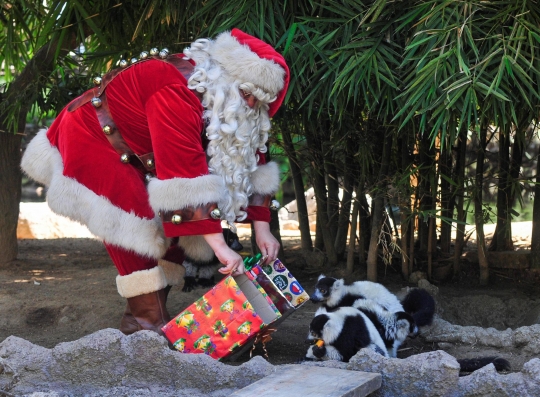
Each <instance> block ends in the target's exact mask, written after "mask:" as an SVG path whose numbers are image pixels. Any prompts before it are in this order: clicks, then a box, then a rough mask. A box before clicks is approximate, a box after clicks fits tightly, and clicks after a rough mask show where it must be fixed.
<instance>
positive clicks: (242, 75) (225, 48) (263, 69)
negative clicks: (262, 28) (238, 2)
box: [210, 28, 289, 117]
mask: <svg viewBox="0 0 540 397" xmlns="http://www.w3.org/2000/svg"><path fill="white" fill-rule="evenodd" d="M210 55H211V56H212V58H213V59H215V60H216V61H217V62H219V63H220V65H221V66H222V67H223V69H225V71H226V72H227V73H228V74H229V75H231V76H232V77H234V78H235V79H237V80H239V81H241V82H246V83H253V84H255V85H256V86H257V87H259V88H261V89H262V90H264V91H265V92H267V93H269V94H271V95H272V96H275V97H276V100H275V101H274V102H272V103H270V104H269V110H268V114H269V115H270V117H272V116H273V115H274V114H275V113H276V112H277V110H278V109H279V107H280V106H281V103H282V102H283V99H284V98H285V94H286V93H287V87H288V86H289V68H288V67H287V63H286V62H285V59H284V58H283V56H282V55H281V54H279V53H278V52H277V51H276V50H275V49H274V48H273V47H272V46H271V45H269V44H267V43H265V42H264V41H262V40H259V39H258V38H256V37H253V36H251V35H249V34H247V33H244V32H242V31H241V30H239V29H236V28H235V29H233V30H231V31H230V32H223V33H221V34H220V35H219V36H218V37H217V38H216V40H215V42H214V45H213V46H212V50H211V54H210Z"/></svg>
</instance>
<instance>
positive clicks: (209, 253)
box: [178, 236, 214, 262]
mask: <svg viewBox="0 0 540 397" xmlns="http://www.w3.org/2000/svg"><path fill="white" fill-rule="evenodd" d="M178 245H179V246H180V247H181V248H182V249H183V250H184V253H185V254H186V257H188V258H190V259H193V260H195V261H197V262H210V261H211V260H212V259H214V250H213V249H212V247H210V245H209V244H208V243H207V242H206V240H205V239H204V237H203V236H180V238H179V240H178Z"/></svg>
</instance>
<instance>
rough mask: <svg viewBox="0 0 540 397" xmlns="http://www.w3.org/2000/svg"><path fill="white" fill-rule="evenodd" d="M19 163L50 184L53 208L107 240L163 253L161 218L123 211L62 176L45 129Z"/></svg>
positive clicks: (57, 154) (140, 250)
mask: <svg viewBox="0 0 540 397" xmlns="http://www.w3.org/2000/svg"><path fill="white" fill-rule="evenodd" d="M34 141H35V142H34ZM21 166H22V168H23V170H24V171H25V172H26V173H27V174H28V175H29V176H30V177H31V178H33V179H35V180H37V181H40V182H42V183H45V184H47V185H49V189H48V191H47V202H48V204H49V207H50V208H51V210H52V211H53V212H55V213H57V214H59V215H63V216H66V217H68V218H70V219H72V220H74V221H77V222H79V223H82V224H83V225H86V226H87V227H88V230H90V232H91V233H92V234H94V235H95V236H97V237H99V238H101V239H103V240H104V241H105V242H107V243H108V244H111V245H117V246H119V247H122V248H124V249H127V250H132V251H134V252H136V253H137V254H139V255H143V256H146V257H150V258H155V259H159V258H161V257H162V256H163V255H164V254H165V252H166V250H167V244H166V240H165V237H164V235H163V229H162V225H161V221H160V220H159V219H158V218H154V219H146V218H140V217H138V216H136V215H135V214H134V213H128V212H126V211H123V210H121V209H120V208H118V207H117V206H115V205H113V204H112V203H111V202H110V201H109V200H108V199H107V198H105V197H103V196H98V195H97V194H96V193H94V192H93V191H91V190H90V189H88V188H87V187H86V186H84V185H82V184H80V183H79V182H77V181H76V180H75V179H72V178H68V177H66V176H64V175H63V174H62V172H63V169H64V165H63V162H62V157H61V156H60V152H59V151H58V149H56V148H55V147H53V146H51V144H50V143H49V140H48V138H47V136H46V135H45V130H41V131H40V132H39V133H38V135H37V136H36V137H35V138H34V139H33V140H32V142H30V144H29V145H28V148H27V150H26V152H25V154H24V156H23V159H22V162H21Z"/></svg>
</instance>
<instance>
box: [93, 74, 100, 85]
mask: <svg viewBox="0 0 540 397" xmlns="http://www.w3.org/2000/svg"><path fill="white" fill-rule="evenodd" d="M92 81H93V82H94V85H100V84H101V77H100V76H96V77H94V79H93V80H92Z"/></svg>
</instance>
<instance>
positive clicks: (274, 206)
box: [270, 200, 281, 211]
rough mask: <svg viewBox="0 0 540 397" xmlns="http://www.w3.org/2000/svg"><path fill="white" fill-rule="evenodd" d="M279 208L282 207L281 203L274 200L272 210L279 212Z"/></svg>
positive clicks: (271, 205) (271, 204)
mask: <svg viewBox="0 0 540 397" xmlns="http://www.w3.org/2000/svg"><path fill="white" fill-rule="evenodd" d="M279 207H281V204H280V203H279V201H277V200H272V202H271V203H270V209H271V210H274V211H277V210H279Z"/></svg>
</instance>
